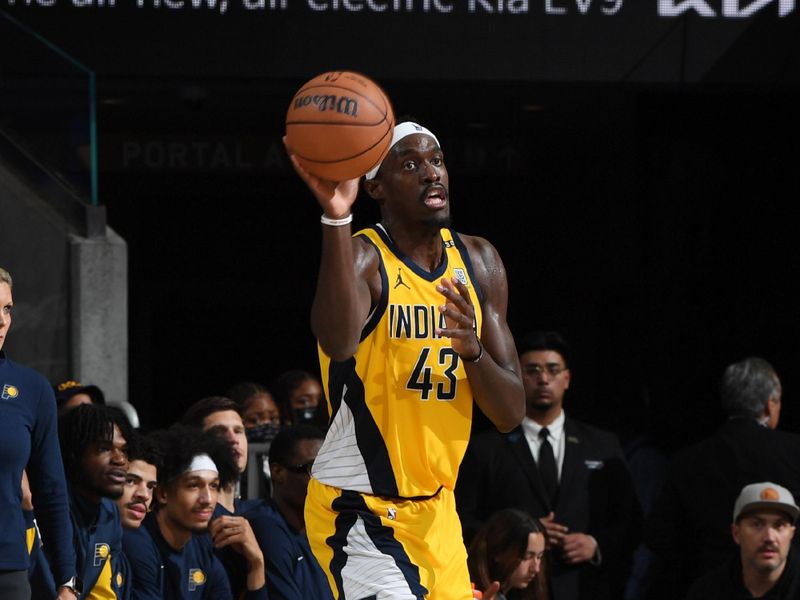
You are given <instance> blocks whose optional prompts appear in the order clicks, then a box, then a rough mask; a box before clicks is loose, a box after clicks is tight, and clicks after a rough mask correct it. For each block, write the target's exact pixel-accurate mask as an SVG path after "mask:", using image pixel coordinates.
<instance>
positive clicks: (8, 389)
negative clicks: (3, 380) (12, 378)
mask: <svg viewBox="0 0 800 600" xmlns="http://www.w3.org/2000/svg"><path fill="white" fill-rule="evenodd" d="M17 396H19V390H18V389H17V388H16V387H15V386H13V385H11V384H10V383H8V384H6V385H4V386H3V393H2V394H0V398H2V399H3V400H12V399H13V398H16V397H17Z"/></svg>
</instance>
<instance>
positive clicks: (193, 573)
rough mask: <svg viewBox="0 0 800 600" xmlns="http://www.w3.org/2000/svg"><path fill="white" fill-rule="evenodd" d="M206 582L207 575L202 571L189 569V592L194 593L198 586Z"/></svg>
mask: <svg viewBox="0 0 800 600" xmlns="http://www.w3.org/2000/svg"><path fill="white" fill-rule="evenodd" d="M205 582H206V574H205V573H203V570H202V569H189V591H190V592H193V591H195V590H196V589H197V586H199V585H203V584H204V583H205Z"/></svg>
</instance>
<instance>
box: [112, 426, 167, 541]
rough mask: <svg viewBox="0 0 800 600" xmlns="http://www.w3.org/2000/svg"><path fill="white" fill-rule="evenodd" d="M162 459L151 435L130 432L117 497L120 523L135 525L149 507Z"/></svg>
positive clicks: (125, 526)
mask: <svg viewBox="0 0 800 600" xmlns="http://www.w3.org/2000/svg"><path fill="white" fill-rule="evenodd" d="M160 462H161V457H160V455H159V452H158V449H157V448H156V445H155V444H154V443H153V441H152V439H151V438H149V437H146V436H143V435H141V434H137V433H133V435H132V439H131V440H130V442H129V443H128V470H127V474H126V476H125V487H124V488H123V490H122V496H120V497H119V498H118V499H117V508H119V512H120V518H121V519H122V526H123V527H124V528H126V529H136V528H138V527H139V525H141V524H142V521H144V518H145V517H146V516H147V513H149V512H150V510H151V508H152V501H153V491H154V490H155V488H156V485H157V484H158V465H159V463H160Z"/></svg>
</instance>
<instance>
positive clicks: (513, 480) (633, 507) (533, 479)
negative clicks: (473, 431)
mask: <svg viewBox="0 0 800 600" xmlns="http://www.w3.org/2000/svg"><path fill="white" fill-rule="evenodd" d="M564 434H565V436H566V440H565V445H564V448H565V449H564V463H563V466H562V470H561V478H560V482H559V489H558V494H557V497H556V499H555V502H554V503H551V502H550V500H549V499H548V498H547V495H546V494H545V492H544V487H543V485H542V482H541V479H540V477H539V470H538V468H537V466H536V462H535V460H534V458H533V456H532V455H531V451H530V447H529V446H528V442H527V441H526V439H525V434H524V433H523V431H522V427H521V426H520V427H518V428H517V429H515V430H514V431H512V432H511V433H508V434H500V433H498V432H497V431H496V430H492V431H488V432H485V433H482V434H479V435H477V436H475V438H474V439H473V440H471V441H470V444H469V447H468V448H467V454H466V456H465V459H464V462H463V463H462V467H461V472H460V474H459V479H458V482H457V484H456V502H457V505H456V506H457V508H458V511H459V515H460V517H461V520H462V524H463V527H464V537H465V541H467V543H469V541H470V540H471V539H472V536H474V534H475V533H476V532H477V530H478V529H479V528H480V527H481V525H482V524H483V523H484V522H485V521H486V520H487V519H488V518H489V517H490V516H491V515H492V514H493V513H494V512H496V511H497V510H500V509H502V508H518V509H521V510H525V511H527V512H528V513H530V514H531V515H532V516H534V517H536V518H541V517H544V516H546V515H547V514H549V513H550V512H551V511H552V512H554V513H555V519H556V521H557V522H558V523H561V524H563V525H566V526H567V527H569V530H570V531H571V532H574V533H587V534H589V535H591V536H593V537H594V538H595V539H596V540H597V544H598V548H599V550H600V557H601V561H600V564H599V565H593V564H590V563H583V564H580V565H567V564H565V563H563V562H562V561H561V560H560V558H559V557H558V556H557V555H556V553H554V556H552V560H551V565H552V570H551V573H550V576H551V589H552V592H553V599H554V600H580V599H589V598H591V599H593V600H602V599H606V598H608V599H609V600H619V599H620V598H622V597H623V590H624V586H625V581H626V579H627V575H628V571H629V569H630V560H631V555H632V553H633V550H634V549H635V548H636V545H637V544H638V542H639V539H640V530H641V509H640V508H639V503H638V501H637V499H636V494H635V492H634V490H633V485H632V483H631V478H630V474H629V473H628V468H627V466H626V464H625V458H624V456H623V453H622V449H621V448H620V444H619V440H618V439H617V436H616V435H614V434H613V433H609V432H606V431H602V430H600V429H597V428H595V427H592V426H590V425H586V424H584V423H581V422H579V421H576V420H574V419H570V418H569V417H567V418H566V420H565V423H564Z"/></svg>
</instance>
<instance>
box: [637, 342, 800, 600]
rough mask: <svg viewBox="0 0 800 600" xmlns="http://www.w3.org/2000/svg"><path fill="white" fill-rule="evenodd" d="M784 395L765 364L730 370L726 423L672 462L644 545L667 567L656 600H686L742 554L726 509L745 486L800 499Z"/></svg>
mask: <svg viewBox="0 0 800 600" xmlns="http://www.w3.org/2000/svg"><path fill="white" fill-rule="evenodd" d="M781 395H782V388H781V382H780V379H779V378H778V375H777V373H776V372H775V369H774V368H773V367H772V365H770V364H769V363H768V362H767V361H766V360H764V359H762V358H758V357H749V358H745V359H743V360H741V361H738V362H736V363H733V364H731V365H729V366H728V367H727V368H726V369H725V371H724V373H723V375H722V379H721V382H720V400H721V402H720V403H721V405H722V409H723V411H724V412H725V415H726V416H727V419H726V421H725V422H724V423H723V424H722V425H721V426H720V427H719V429H717V431H715V432H714V433H713V434H712V435H711V436H709V437H708V438H706V439H704V440H701V441H700V442H698V443H697V444H695V445H693V446H690V447H688V448H685V449H683V450H682V451H680V452H678V453H677V454H676V455H675V456H674V457H673V459H672V462H671V464H670V467H669V471H668V474H667V480H666V482H665V484H664V488H663V490H662V491H661V493H660V495H659V497H657V498H656V501H655V503H654V504H653V508H652V510H651V512H650V514H649V515H648V518H647V520H646V523H645V542H646V543H647V545H648V546H649V547H650V548H651V549H652V550H653V552H654V553H655V554H656V555H657V557H658V558H659V561H660V563H661V565H662V569H661V571H660V572H659V573H656V577H657V579H656V583H655V585H654V586H653V587H652V588H651V594H650V597H651V599H652V600H661V599H664V600H674V599H675V598H682V597H683V596H684V595H685V594H686V591H687V589H688V587H689V585H690V584H691V583H692V582H693V581H694V580H695V579H697V578H698V577H700V576H701V575H704V574H705V573H707V572H709V571H710V570H712V569H714V568H716V567H717V566H718V565H719V564H720V563H722V562H723V561H725V560H726V559H727V558H728V556H730V553H731V552H732V551H733V550H734V549H735V548H734V544H733V542H732V540H731V536H730V522H729V521H728V518H727V516H726V514H725V513H726V511H725V510H724V507H728V506H731V505H732V504H733V503H734V501H735V500H736V498H737V496H738V495H739V493H740V491H741V490H742V488H743V487H744V486H745V485H747V484H749V483H752V482H754V481H774V482H775V483H777V484H779V485H782V486H783V487H785V488H786V489H788V490H789V491H790V492H791V493H792V495H793V496H794V497H798V494H800V461H798V456H800V436H798V435H796V434H794V433H789V432H786V431H780V430H778V429H777V427H778V421H779V417H780V412H781ZM687 539H690V540H692V543H691V544H687V543H686V540H687Z"/></svg>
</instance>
